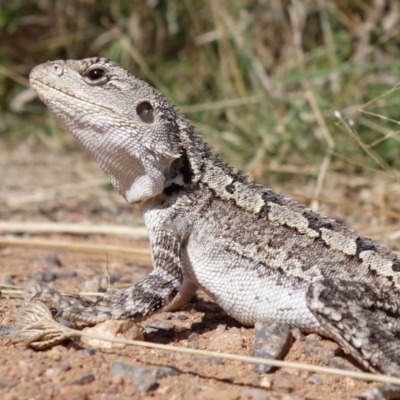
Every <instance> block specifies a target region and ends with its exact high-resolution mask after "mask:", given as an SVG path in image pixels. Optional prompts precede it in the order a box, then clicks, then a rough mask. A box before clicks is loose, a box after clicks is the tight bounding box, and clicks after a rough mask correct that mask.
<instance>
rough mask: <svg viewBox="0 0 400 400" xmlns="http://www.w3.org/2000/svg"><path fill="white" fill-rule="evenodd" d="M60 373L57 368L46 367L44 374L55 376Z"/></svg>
mask: <svg viewBox="0 0 400 400" xmlns="http://www.w3.org/2000/svg"><path fill="white" fill-rule="evenodd" d="M59 373H60V370H59V369H58V368H47V369H46V371H45V372H44V374H45V375H46V376H56V375H58V374H59Z"/></svg>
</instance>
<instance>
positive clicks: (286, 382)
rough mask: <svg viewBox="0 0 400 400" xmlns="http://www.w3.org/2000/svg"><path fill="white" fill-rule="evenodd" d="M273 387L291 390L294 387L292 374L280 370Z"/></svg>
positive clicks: (283, 390) (274, 388)
mask: <svg viewBox="0 0 400 400" xmlns="http://www.w3.org/2000/svg"><path fill="white" fill-rule="evenodd" d="M272 389H273V390H276V391H277V392H279V391H281V392H291V391H293V389H294V383H293V380H292V376H291V375H290V374H289V373H287V372H285V371H278V372H276V374H275V379H274V383H273V384H272Z"/></svg>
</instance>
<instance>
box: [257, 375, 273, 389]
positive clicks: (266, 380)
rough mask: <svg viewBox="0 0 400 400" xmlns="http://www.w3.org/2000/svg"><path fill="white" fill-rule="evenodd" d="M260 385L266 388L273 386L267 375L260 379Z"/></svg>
mask: <svg viewBox="0 0 400 400" xmlns="http://www.w3.org/2000/svg"><path fill="white" fill-rule="evenodd" d="M259 385H260V386H261V387H263V388H265V389H270V388H271V381H270V379H269V378H268V377H267V376H263V377H262V378H261V379H260V382H259Z"/></svg>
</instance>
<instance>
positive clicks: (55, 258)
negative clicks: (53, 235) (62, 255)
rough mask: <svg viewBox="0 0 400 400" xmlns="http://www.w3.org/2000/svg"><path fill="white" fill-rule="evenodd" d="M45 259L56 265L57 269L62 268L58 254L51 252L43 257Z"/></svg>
mask: <svg viewBox="0 0 400 400" xmlns="http://www.w3.org/2000/svg"><path fill="white" fill-rule="evenodd" d="M43 259H44V260H45V261H46V262H48V263H49V264H53V265H56V266H57V267H61V266H62V263H61V261H60V259H59V258H58V254H57V253H56V252H54V251H49V252H48V253H46V254H45V255H44V257H43Z"/></svg>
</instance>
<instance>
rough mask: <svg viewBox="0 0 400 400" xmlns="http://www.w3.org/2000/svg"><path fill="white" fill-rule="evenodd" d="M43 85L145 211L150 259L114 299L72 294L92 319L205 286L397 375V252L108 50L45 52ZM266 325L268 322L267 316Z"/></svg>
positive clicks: (282, 342)
mask: <svg viewBox="0 0 400 400" xmlns="http://www.w3.org/2000/svg"><path fill="white" fill-rule="evenodd" d="M30 84H31V86H32V87H33V88H34V90H35V91H36V93H37V94H38V96H39V98H40V99H41V100H42V101H43V102H44V103H45V104H46V105H47V106H48V107H49V108H50V110H51V111H52V112H53V113H54V114H55V115H56V116H57V117H58V118H59V119H60V120H61V122H62V123H63V124H64V125H65V126H66V128H67V129H68V130H69V131H70V132H71V133H72V135H73V136H74V137H75V138H76V139H77V140H78V141H79V142H80V143H81V144H82V145H83V147H84V148H85V149H86V150H87V151H88V152H89V153H90V154H91V155H92V156H93V157H94V159H95V161H96V162H97V163H98V165H99V166H100V167H101V169H102V170H103V171H104V172H105V173H106V174H107V175H108V176H109V178H110V181H111V183H112V185H113V187H114V188H115V189H116V190H117V191H118V192H119V193H120V194H121V195H122V196H123V197H124V199H125V200H126V201H127V202H128V203H131V204H137V205H138V206H139V207H140V209H141V212H142V214H143V217H144V221H145V224H146V228H147V231H148V236H149V240H150V246H151V253H152V263H153V271H152V272H151V273H150V274H149V275H148V276H147V277H145V278H144V279H143V280H141V281H140V282H138V283H136V284H135V285H134V286H132V287H130V288H129V289H127V290H125V291H121V292H114V293H113V297H112V300H111V301H110V303H109V304H106V305H94V306H93V305H92V306H87V307H78V306H75V305H68V304H67V305H65V306H64V308H62V309H61V310H60V312H62V315H63V318H65V319H67V320H70V321H79V322H83V323H87V324H96V323H98V322H102V321H105V320H107V319H132V320H141V319H144V318H146V317H148V316H150V315H152V314H153V313H156V312H160V311H162V310H175V309H177V308H179V307H181V306H183V305H184V304H185V303H186V302H187V301H188V300H189V299H190V298H191V297H192V296H193V295H194V293H195V291H196V289H197V288H201V289H202V290H204V291H205V292H206V293H207V294H208V295H209V296H210V297H211V298H212V299H213V300H214V301H215V302H216V303H217V304H218V305H219V306H220V307H222V309H223V310H225V312H226V313H227V314H228V315H230V316H231V317H233V318H234V319H236V320H238V321H239V322H241V323H243V324H245V325H249V326H251V325H255V324H256V323H260V324H261V326H262V328H261V329H263V332H264V333H265V336H266V337H268V335H269V334H271V335H272V336H274V337H275V338H276V337H278V339H279V340H276V343H275V344H274V346H272V347H271V348H270V349H269V351H270V354H269V355H268V356H269V357H279V355H280V354H281V353H282V351H283V349H284V347H285V346H286V343H287V341H288V338H289V336H290V329H293V328H298V329H300V330H301V331H303V332H315V333H318V334H320V335H323V336H324V337H327V338H331V339H333V340H334V341H336V342H337V343H338V344H339V345H340V346H341V347H342V348H343V349H344V350H345V351H346V352H348V353H349V354H350V355H351V356H353V357H354V358H355V359H356V360H357V361H358V362H359V363H360V364H361V365H362V366H363V367H364V368H366V369H367V370H369V371H372V372H380V373H385V374H390V375H395V376H400V318H399V317H400V258H399V257H398V256H397V255H395V254H394V253H392V252H390V251H388V250H387V249H385V248H384V247H382V246H380V245H379V244H376V243H374V242H373V241H372V240H371V239H369V238H367V237H364V236H361V235H359V234H358V233H356V232H355V231H353V230H351V229H349V228H347V227H346V226H345V225H344V224H342V223H340V222H337V221H335V220H333V219H330V218H328V217H325V216H322V215H320V214H319V213H317V212H315V211H313V210H311V209H308V208H306V207H305V206H304V205H302V204H299V203H297V202H295V201H294V200H292V199H290V198H288V197H285V196H284V195H283V194H280V193H277V192H275V191H273V190H272V189H269V188H267V187H265V186H263V185H261V184H258V183H256V182H254V181H252V180H250V179H249V178H248V177H247V176H245V175H244V174H242V173H240V172H237V171H235V170H234V169H233V168H232V167H230V166H229V165H228V164H226V163H224V162H223V161H222V160H221V159H220V158H219V157H218V156H217V155H216V154H215V153H214V152H213V151H212V149H211V148H210V147H209V146H208V145H207V144H206V142H205V141H204V139H203V138H202V136H201V135H199V134H198V133H197V132H196V130H195V128H194V127H193V126H192V124H191V123H190V122H189V120H188V119H186V118H185V117H184V116H183V115H182V114H181V113H180V112H179V111H178V110H177V109H176V108H175V107H174V106H173V105H172V104H171V103H170V102H169V101H168V100H167V99H166V97H164V95H163V94H161V93H160V92H159V91H158V90H156V89H155V88H153V87H152V86H151V85H150V84H148V83H147V82H145V81H143V80H141V79H139V78H138V77H135V76H133V75H132V74H131V73H130V72H128V71H127V70H125V69H123V68H122V67H121V66H120V65H119V64H117V63H116V62H114V61H112V60H110V59H107V58H100V57H94V58H88V59H83V60H57V61H48V62H46V63H44V64H41V65H38V66H36V67H35V68H34V69H33V70H32V71H31V73H30ZM258 326H260V325H258Z"/></svg>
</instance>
